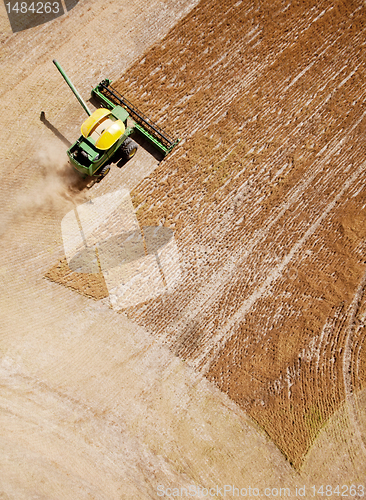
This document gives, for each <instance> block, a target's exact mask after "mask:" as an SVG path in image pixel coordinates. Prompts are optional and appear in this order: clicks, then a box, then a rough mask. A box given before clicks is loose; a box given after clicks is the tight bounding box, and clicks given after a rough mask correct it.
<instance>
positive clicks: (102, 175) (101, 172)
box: [100, 165, 111, 178]
mask: <svg viewBox="0 0 366 500" xmlns="http://www.w3.org/2000/svg"><path fill="white" fill-rule="evenodd" d="M110 169H111V166H110V165H104V167H103V168H102V170H101V171H100V175H101V177H102V178H103V177H105V176H106V175H107V174H108V172H109V171H110Z"/></svg>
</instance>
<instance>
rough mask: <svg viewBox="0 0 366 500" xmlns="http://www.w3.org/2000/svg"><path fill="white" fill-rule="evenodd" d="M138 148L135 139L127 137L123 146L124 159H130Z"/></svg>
mask: <svg viewBox="0 0 366 500" xmlns="http://www.w3.org/2000/svg"><path fill="white" fill-rule="evenodd" d="M137 149H138V145H137V143H136V142H135V141H133V140H132V139H130V138H129V137H127V139H126V140H125V141H124V143H123V144H122V146H121V150H122V157H123V159H124V160H130V159H131V158H132V157H133V156H135V154H136V152H137Z"/></svg>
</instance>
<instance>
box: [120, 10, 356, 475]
mask: <svg viewBox="0 0 366 500" xmlns="http://www.w3.org/2000/svg"><path fill="white" fill-rule="evenodd" d="M365 21H366V8H365V5H364V3H363V2H361V1H347V2H334V1H322V2H310V1H303V2H283V1H275V2H271V3H270V4H268V5H267V4H266V5H264V4H262V3H259V2H249V1H234V0H233V1H229V2H220V1H215V0H203V1H202V2H201V3H200V4H199V5H198V6H197V7H196V8H195V9H194V10H193V11H192V12H191V13H190V14H189V15H188V16H187V17H186V18H185V19H184V20H183V21H182V22H181V23H179V24H178V25H177V26H176V27H175V28H174V29H173V30H172V31H171V32H170V33H169V35H168V36H167V37H166V38H165V39H164V40H163V41H162V42H161V43H160V44H159V45H156V46H155V47H154V48H153V49H152V50H151V51H149V52H148V53H147V54H145V55H144V57H143V58H141V60H140V61H139V62H138V63H137V64H136V65H135V66H134V68H133V69H132V71H130V72H128V73H126V74H125V75H124V76H123V77H122V78H121V79H119V81H118V82H115V86H116V87H117V88H118V89H119V90H120V91H121V92H122V93H125V94H126V95H127V96H128V98H130V99H131V100H132V101H133V102H136V103H137V104H138V105H140V107H141V108H142V109H144V110H148V111H149V113H150V114H151V115H153V116H155V117H158V119H159V123H160V124H161V125H162V126H165V127H167V128H168V129H169V130H172V131H174V132H175V133H177V134H178V135H179V136H180V137H182V138H184V141H183V142H182V145H181V146H180V147H179V148H178V149H177V151H176V152H174V154H173V155H172V156H171V157H170V158H169V159H167V160H166V161H165V162H164V163H163V164H161V165H160V167H159V168H158V169H157V170H155V172H154V174H153V175H152V176H151V177H150V178H149V179H146V180H145V181H143V182H142V183H141V185H140V186H139V187H138V188H137V189H136V190H135V192H134V194H135V204H136V208H137V209H138V215H139V218H140V221H141V224H144V225H148V224H166V225H168V226H170V227H173V228H174V229H175V231H176V237H177V239H178V241H179V244H180V249H181V252H182V255H183V259H184V268H185V279H184V282H183V283H182V284H181V285H180V286H179V287H178V288H177V290H176V291H175V293H173V294H171V295H169V296H164V297H162V298H161V300H156V301H152V302H151V303H147V304H144V305H143V306H141V307H137V308H134V309H131V310H130V311H128V313H129V316H130V317H131V318H133V319H134V320H136V321H137V322H138V323H139V324H141V325H144V326H145V327H147V328H148V329H149V331H151V332H153V333H154V334H155V335H157V336H158V337H159V338H160V339H162V340H163V341H164V342H165V343H166V344H167V345H168V346H169V347H170V349H172V351H173V352H174V353H175V354H177V355H178V356H180V357H182V358H183V359H185V360H187V361H188V363H189V364H191V365H192V366H194V367H195V368H197V369H198V370H200V371H202V373H204V374H205V375H206V376H207V378H208V379H209V380H211V381H214V382H215V383H216V384H217V386H218V387H219V388H220V389H221V390H222V391H224V392H226V393H227V394H228V395H229V396H230V398H231V399H232V400H234V401H235V402H236V403H237V404H238V405H239V406H241V407H242V408H243V409H244V410H245V411H247V412H248V413H249V414H250V415H251V416H252V417H253V418H254V419H255V420H256V421H257V422H258V423H259V424H260V425H261V426H262V427H263V428H264V429H265V430H266V432H267V433H268V434H269V435H270V436H271V438H272V439H273V440H274V441H275V443H276V444H277V445H278V446H279V448H280V449H281V450H282V451H283V452H284V454H285V455H286V456H287V457H288V458H289V460H290V461H291V463H293V464H294V465H295V466H296V467H299V466H300V465H301V463H302V461H303V458H304V456H305V454H306V453H307V451H308V450H309V447H310V446H311V444H312V442H313V440H314V438H315V437H316V435H317V433H318V432H319V429H320V428H321V427H322V426H323V425H324V423H325V422H326V420H327V419H328V418H329V417H330V416H331V415H332V413H333V412H334V411H335V410H337V409H338V408H339V406H340V404H341V403H342V402H343V401H344V400H345V398H346V396H347V394H346V391H347V389H346V388H345V385H344V365H345V363H348V362H347V361H346V360H345V347H346V344H347V339H348V334H347V332H348V329H349V328H350V326H349V325H350V321H351V322H352V324H353V323H354V322H356V325H357V327H355V328H356V329H355V334H354V335H352V341H351V343H352V345H350V346H349V349H350V352H351V353H352V359H350V360H349V363H348V365H347V366H348V368H349V369H350V370H351V374H350V388H349V390H350V391H352V392H353V391H356V390H360V389H362V388H363V387H364V386H365V384H366V372H365V367H366V365H365V363H366V361H365V358H366V353H365V345H364V339H365V327H364V323H363V318H364V315H365V313H366V310H365V309H364V306H363V304H364V289H362V290H361V291H359V292H357V293H359V295H360V296H359V301H358V302H359V304H358V305H357V312H356V313H352V314H353V316H352V318H351V317H350V316H351V311H352V304H353V300H354V296H355V293H356V291H357V290H358V287H359V284H360V282H361V281H362V277H363V275H364V273H365V270H366V266H365V249H366V246H365V245H366V239H365V238H366V225H365V215H366V188H365V179H366V172H365V166H366V164H365V151H366V150H365V143H364V134H365V123H366V119H365V115H366V108H365V93H366V87H365V84H364V81H365V54H366V52H365V41H366V37H365V34H366V31H365Z"/></svg>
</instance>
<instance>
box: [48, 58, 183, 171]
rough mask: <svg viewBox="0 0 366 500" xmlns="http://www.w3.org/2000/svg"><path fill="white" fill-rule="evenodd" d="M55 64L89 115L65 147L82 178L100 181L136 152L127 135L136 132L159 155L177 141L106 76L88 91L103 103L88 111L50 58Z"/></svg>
mask: <svg viewBox="0 0 366 500" xmlns="http://www.w3.org/2000/svg"><path fill="white" fill-rule="evenodd" d="M53 62H54V64H55V66H56V67H57V69H58V70H59V71H60V73H61V75H62V76H63V77H64V79H65V81H66V83H67V84H68V86H69V87H70V88H71V90H72V91H73V93H74V94H75V96H76V98H77V99H78V101H79V102H80V104H81V105H82V107H83V108H84V109H85V111H86V113H87V114H88V115H89V117H88V118H87V119H86V120H85V122H84V123H83V124H82V126H81V136H80V137H79V139H78V140H77V141H76V142H75V143H74V144H73V145H72V146H71V147H70V148H69V149H68V150H67V155H68V157H69V161H70V163H71V165H72V166H73V167H74V168H75V169H76V170H77V171H78V172H79V173H81V174H82V176H83V177H84V178H85V177H88V176H90V177H92V176H94V177H96V178H97V179H98V180H101V179H102V178H103V177H105V176H106V175H107V174H108V172H109V171H110V168H111V167H110V164H111V163H114V162H117V161H119V160H120V159H122V160H125V161H128V160H129V159H131V158H132V157H133V156H134V155H135V154H136V152H137V149H138V144H137V143H136V142H135V141H134V140H133V139H131V137H130V135H132V134H134V133H138V134H140V135H142V136H143V137H144V138H145V139H147V140H148V141H149V143H150V144H152V145H153V146H154V147H155V148H156V149H157V150H158V151H159V152H160V153H161V154H162V156H163V157H164V156H166V155H167V154H168V153H170V151H171V150H172V149H173V148H174V147H175V146H176V145H177V144H178V142H179V139H173V138H172V137H170V136H169V135H168V134H167V133H166V132H164V130H162V129H161V128H160V127H159V126H158V125H156V123H154V122H153V121H151V120H150V119H149V118H148V117H147V116H145V115H144V114H143V113H141V111H139V110H138V109H137V108H136V107H135V106H134V105H133V104H131V103H130V102H129V101H128V100H127V99H126V98H125V97H123V96H122V95H121V94H120V93H119V92H118V91H117V90H116V89H114V88H113V87H112V86H111V81H110V80H108V79H106V80H103V81H102V82H101V83H99V84H98V85H97V86H96V87H95V88H94V89H93V90H92V92H91V94H92V97H93V96H94V97H96V98H97V99H98V100H99V101H100V102H101V103H102V105H103V106H104V107H103V108H99V109H97V110H96V111H94V113H92V112H91V111H90V110H89V108H88V107H87V105H86V104H85V102H84V101H83V99H82V98H81V96H80V95H79V93H78V92H77V90H76V89H75V87H74V86H73V84H72V83H71V81H70V80H69V78H68V77H67V75H66V73H65V72H64V70H63V69H62V67H61V65H60V64H59V63H58V62H57V61H56V60H55V59H54V60H53ZM128 118H130V119H132V126H127V119H128Z"/></svg>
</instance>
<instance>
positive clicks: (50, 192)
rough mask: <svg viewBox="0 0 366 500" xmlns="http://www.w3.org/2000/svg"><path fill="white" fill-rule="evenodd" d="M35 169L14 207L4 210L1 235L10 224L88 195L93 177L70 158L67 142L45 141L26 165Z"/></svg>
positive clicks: (67, 207) (57, 210)
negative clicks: (81, 171)
mask: <svg viewBox="0 0 366 500" xmlns="http://www.w3.org/2000/svg"><path fill="white" fill-rule="evenodd" d="M22 168H25V169H27V170H28V172H32V177H33V178H30V177H29V174H28V179H27V180H26V181H25V183H24V184H23V186H22V187H21V192H19V193H18V194H17V195H16V196H15V198H14V200H13V203H11V205H12V208H11V211H10V212H8V213H7V214H6V213H5V214H3V219H2V221H1V222H0V237H3V236H4V234H5V233H6V231H7V230H8V229H9V227H10V226H12V225H14V224H17V223H20V222H21V221H23V220H24V219H26V218H28V217H30V216H31V217H33V218H34V217H35V215H37V214H38V213H50V212H53V213H62V214H64V213H65V212H66V211H68V210H71V209H72V208H73V206H74V205H75V204H79V203H83V202H84V201H86V200H87V199H88V196H87V193H85V187H86V185H87V184H88V182H90V179H82V177H81V176H80V175H79V174H78V173H77V172H76V171H75V170H74V169H73V168H72V166H71V165H70V164H69V163H68V161H67V156H66V150H65V146H63V145H60V144H58V143H55V142H49V143H48V144H42V148H39V149H38V151H37V153H36V154H35V155H34V158H33V159H32V160H30V165H26V166H22Z"/></svg>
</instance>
